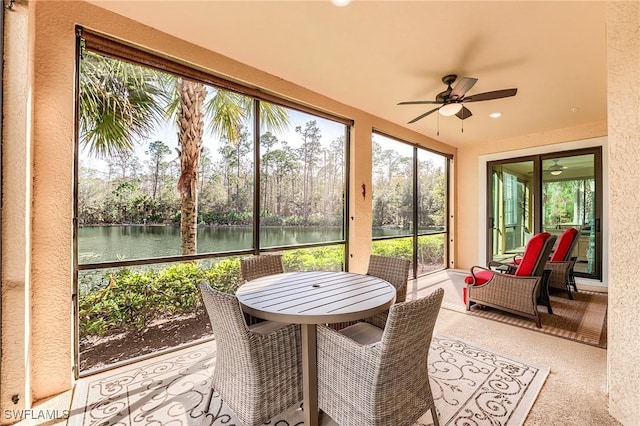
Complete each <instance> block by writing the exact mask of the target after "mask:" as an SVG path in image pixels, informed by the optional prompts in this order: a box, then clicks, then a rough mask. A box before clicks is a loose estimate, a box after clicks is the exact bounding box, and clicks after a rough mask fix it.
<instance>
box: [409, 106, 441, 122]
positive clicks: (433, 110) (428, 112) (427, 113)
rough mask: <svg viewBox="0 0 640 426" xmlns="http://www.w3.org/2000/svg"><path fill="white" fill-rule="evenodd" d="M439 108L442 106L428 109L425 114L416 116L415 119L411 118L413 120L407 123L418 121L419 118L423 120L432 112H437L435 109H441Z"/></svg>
mask: <svg viewBox="0 0 640 426" xmlns="http://www.w3.org/2000/svg"><path fill="white" fill-rule="evenodd" d="M439 109H440V107H438V108H434V109H432V110H431V111H427V112H425V113H424V114H422V115H419V116H417V117H416V118H414V119H413V120H411V121H410V122H408V123H407V124H412V123H415V122H416V121H418V120H421V119H423V118H425V117H426V116H427V115H429V114H431V113H433V112H435V111H437V110H439Z"/></svg>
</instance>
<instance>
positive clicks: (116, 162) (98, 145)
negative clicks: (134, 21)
mask: <svg viewBox="0 0 640 426" xmlns="http://www.w3.org/2000/svg"><path fill="white" fill-rule="evenodd" d="M79 39H80V40H81V43H79V44H78V45H79V46H82V47H81V48H79V51H78V59H77V60H78V70H79V73H78V82H77V83H78V84H77V108H78V123H77V128H78V134H77V139H78V140H77V143H78V162H77V165H76V200H75V216H76V223H77V226H76V230H75V231H76V234H75V235H76V238H75V252H76V257H75V263H76V294H77V306H76V308H77V311H78V321H77V323H78V331H77V334H78V336H77V339H76V340H77V344H78V346H77V351H78V357H77V358H78V364H79V370H80V371H94V370H96V369H100V368H102V367H104V366H106V365H109V364H111V363H115V362H119V361H124V360H127V359H130V358H133V357H136V356H141V355H145V354H147V353H151V352H153V351H156V350H159V349H167V348H169V347H171V346H175V345H180V344H183V343H187V342H189V341H191V340H194V339H198V338H204V337H211V336H210V330H209V329H208V328H207V327H204V328H201V327H200V328H198V327H199V326H198V324H203V323H204V324H206V323H207V322H208V319H207V316H206V313H205V312H204V310H203V308H202V306H201V304H200V302H199V295H198V290H197V287H196V284H197V283H198V282H199V281H203V280H204V281H207V282H208V283H209V284H210V285H211V286H213V287H216V288H218V289H220V290H222V291H225V292H229V293H233V292H234V291H235V289H236V288H237V286H238V285H240V283H241V277H240V268H239V258H240V257H242V256H247V255H250V254H259V253H260V252H261V251H263V250H266V251H277V252H281V253H283V255H284V256H283V262H284V264H285V269H286V270H317V269H324V270H343V269H344V268H345V263H346V262H345V247H346V232H345V226H346V225H345V217H346V213H345V209H346V204H345V200H346V199H347V194H346V188H347V183H346V173H345V170H346V164H347V162H348V158H347V152H348V149H347V148H348V134H349V133H348V129H349V126H350V122H349V121H346V120H344V119H341V118H338V117H331V116H328V115H327V114H326V113H320V112H317V113H316V112H315V111H313V110H311V109H309V108H307V107H302V106H301V107H299V108H297V106H296V105H293V104H291V103H290V102H288V101H284V100H282V102H279V101H280V100H279V99H277V98H269V99H265V98H264V97H261V95H262V93H261V92H258V91H256V90H255V89H249V88H246V90H245V88H243V87H241V86H238V85H237V84H235V83H231V82H226V81H224V80H221V79H219V78H218V77H215V76H211V75H208V74H204V73H202V72H201V71H198V70H192V69H189V68H186V67H185V66H184V65H181V64H178V63H174V62H171V61H169V60H167V59H164V58H161V57H158V56H154V55H153V54H151V53H149V52H146V51H142V50H136V49H135V48H133V47H130V46H128V45H124V44H120V43H119V42H117V41H114V40H110V39H107V38H104V37H102V36H100V35H97V34H93V33H89V32H85V31H83V30H79ZM172 327H173V328H172ZM181 327H183V328H181ZM185 327H186V328H185ZM189 327H195V328H197V330H195V331H194V330H192V329H191V328H189ZM167 328H169V329H175V330H176V332H175V339H173V338H169V337H168V335H166V334H164V333H161V332H160V329H163V330H167ZM180 330H182V331H180ZM152 336H155V337H152ZM158 336H164V337H162V339H160V338H159V337H158ZM122 339H124V340H122ZM154 339H155V341H154ZM160 340H162V341H160ZM124 341H126V342H128V346H127V347H129V348H130V350H125V351H123V352H118V353H117V356H116V357H115V358H114V357H113V356H112V357H110V358H109V357H108V356H107V355H108V354H111V355H113V353H112V352H113V351H114V350H115V349H114V347H115V346H116V345H120V346H122V344H123V342H124ZM140 342H142V343H140ZM138 343H140V344H139V345H138ZM143 343H144V344H143ZM125 346H126V345H125ZM141 348H143V349H141Z"/></svg>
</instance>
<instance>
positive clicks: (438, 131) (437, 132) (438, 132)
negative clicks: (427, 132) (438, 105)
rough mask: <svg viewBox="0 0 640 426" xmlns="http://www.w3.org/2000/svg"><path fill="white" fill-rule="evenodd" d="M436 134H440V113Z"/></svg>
mask: <svg viewBox="0 0 640 426" xmlns="http://www.w3.org/2000/svg"><path fill="white" fill-rule="evenodd" d="M436 136H440V114H438V129H437V131H436Z"/></svg>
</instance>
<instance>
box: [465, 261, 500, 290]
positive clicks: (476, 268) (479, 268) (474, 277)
mask: <svg viewBox="0 0 640 426" xmlns="http://www.w3.org/2000/svg"><path fill="white" fill-rule="evenodd" d="M477 270H480V271H489V272H494V271H492V270H491V269H489V268H485V267H484V266H479V265H474V266H472V267H471V271H470V272H471V276H472V277H473V282H474V283H475V282H477V281H478V278H477V277H476V271H477ZM468 285H473V284H468Z"/></svg>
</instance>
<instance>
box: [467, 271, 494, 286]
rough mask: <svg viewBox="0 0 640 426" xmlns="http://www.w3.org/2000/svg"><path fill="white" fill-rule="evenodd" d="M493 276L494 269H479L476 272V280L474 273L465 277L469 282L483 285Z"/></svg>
mask: <svg viewBox="0 0 640 426" xmlns="http://www.w3.org/2000/svg"><path fill="white" fill-rule="evenodd" d="M491 277H493V272H492V271H478V272H476V279H475V281H474V279H473V275H469V276H467V277H466V278H465V279H464V282H465V283H467V284H475V285H482V284H484V283H486V282H487V281H489V280H490V279H491Z"/></svg>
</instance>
